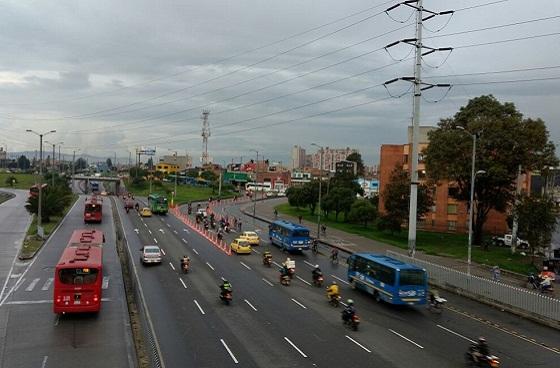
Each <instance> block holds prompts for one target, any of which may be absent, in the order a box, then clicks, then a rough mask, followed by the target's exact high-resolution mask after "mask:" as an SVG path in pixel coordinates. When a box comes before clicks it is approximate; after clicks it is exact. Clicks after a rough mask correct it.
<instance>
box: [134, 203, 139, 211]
mask: <svg viewBox="0 0 560 368" xmlns="http://www.w3.org/2000/svg"><path fill="white" fill-rule="evenodd" d="M134 209H135V210H136V211H138V210H139V209H140V205H139V204H138V202H136V204H135V205H134Z"/></svg>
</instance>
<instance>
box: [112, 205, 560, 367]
mask: <svg viewBox="0 0 560 368" xmlns="http://www.w3.org/2000/svg"><path fill="white" fill-rule="evenodd" d="M120 202H121V204H122V201H120ZM118 210H119V213H120V216H121V217H122V218H123V226H124V230H125V234H126V237H127V240H128V244H129V250H130V253H131V254H132V255H133V260H134V265H135V268H136V271H137V273H138V275H139V281H140V284H141V286H142V289H143V292H144V295H145V300H146V303H147V308H148V310H149V313H150V316H151V319H152V322H153V325H154V327H155V334H156V337H157V340H158V342H159V346H160V348H161V354H162V360H163V362H164V363H165V365H166V366H167V367H178V366H196V367H216V366H220V367H222V366H223V367H227V366H235V365H240V366H243V367H333V366H335V367H336V366H341V367H357V366H360V367H376V366H388V367H433V366H435V367H461V366H464V353H465V351H466V349H467V347H468V346H469V344H470V343H471V341H473V340H475V339H476V338H477V337H478V336H481V335H483V336H485V337H486V338H487V339H488V340H489V342H490V346H491V349H492V351H493V352H494V353H495V354H497V355H498V356H500V358H501V360H502V366H504V367H528V366H539V367H555V366H557V362H558V359H559V358H560V350H558V348H560V346H559V343H558V338H557V336H558V333H557V331H556V330H552V329H548V328H545V327H542V326H540V325H537V324H534V323H531V322H528V321H525V320H522V319H520V318H517V317H515V316H511V315H509V314H506V313H503V312H500V311H498V310H494V309H492V308H489V307H487V306H482V305H480V304H478V303H476V302H473V301H471V300H468V299H464V298H460V297H456V296H453V295H446V297H447V298H448V299H449V301H450V303H449V306H450V309H447V310H445V311H444V312H443V313H442V314H441V315H440V314H432V313H431V312H429V311H427V310H425V308H407V307H405V308H398V307H397V308H396V307H394V306H390V305H386V304H377V303H375V302H374V301H373V300H372V298H371V297H369V296H368V295H365V294H363V293H360V292H357V291H355V290H352V289H351V288H350V287H349V286H348V285H347V283H346V278H345V272H346V268H345V266H344V265H343V264H339V265H331V264H330V262H328V259H327V258H326V257H325V256H324V255H322V254H319V255H313V254H308V253H305V254H303V255H295V256H293V258H295V259H296V263H297V276H298V277H297V278H296V279H295V280H294V282H293V283H292V285H291V286H289V287H285V286H281V285H280V284H279V282H278V270H277V267H272V268H267V267H264V266H263V265H262V262H261V258H260V254H261V253H262V251H263V250H264V249H269V250H271V251H272V252H273V257H274V259H275V261H276V262H278V263H279V262H281V261H282V260H283V259H285V257H286V255H285V254H282V253H281V252H280V251H279V250H278V249H277V248H275V247H273V246H270V245H269V244H268V242H266V241H263V243H262V245H261V246H260V247H256V248H255V252H254V254H251V255H247V256H236V255H233V256H228V255H226V254H224V253H223V252H222V251H221V250H219V249H217V248H216V247H215V246H214V245H212V244H210V243H209V242H208V241H207V240H206V239H205V238H203V237H202V236H200V235H199V234H197V233H196V232H195V231H193V229H190V228H189V227H187V226H185V225H184V224H183V223H182V222H181V221H180V220H178V219H177V218H175V217H174V216H172V215H168V216H161V217H160V216H153V217H151V218H140V217H139V216H138V215H137V214H136V212H135V211H131V212H130V214H126V213H124V210H123V208H122V206H119V208H118ZM227 211H229V212H230V213H231V214H232V215H235V216H238V217H241V216H242V215H241V214H240V212H239V209H238V208H236V207H232V208H228V209H227ZM243 223H244V224H245V226H244V227H245V229H246V230H248V229H249V228H248V224H249V223H252V221H249V220H248V219H246V218H244V221H243ZM256 227H257V229H258V230H260V233H261V234H263V235H265V229H266V225H265V224H263V223H260V222H256ZM228 236H229V237H230V238H231V237H232V236H233V235H228ZM146 244H157V245H159V246H160V247H161V248H162V249H163V250H164V252H165V255H164V257H163V262H162V264H161V265H157V266H149V267H145V266H142V265H141V264H140V262H139V256H140V252H139V249H140V248H141V246H142V245H146ZM184 254H187V255H189V256H190V257H191V259H192V260H193V261H192V272H191V273H189V274H186V275H184V274H182V273H181V272H180V269H179V259H180V257H181V256H182V255H184ZM314 264H319V265H320V266H321V268H322V269H323V272H324V273H325V275H327V281H328V282H330V281H332V280H337V281H338V282H339V283H340V284H341V285H342V294H343V296H344V297H345V298H350V297H351V298H352V299H354V300H355V301H356V305H357V309H358V314H359V315H360V317H361V318H362V324H361V325H360V330H359V331H357V332H353V331H350V330H348V329H347V328H345V327H344V326H343V325H342V323H341V320H340V311H341V310H340V309H335V308H333V307H331V306H329V305H328V303H327V301H326V298H325V295H324V290H321V289H319V288H315V287H312V286H311V285H310V284H309V282H310V279H311V269H312V266H313V265H314ZM222 278H226V279H228V280H229V281H230V282H231V283H232V284H233V288H234V293H233V295H234V302H233V304H232V305H230V306H226V305H224V304H222V302H221V301H220V300H219V298H218V294H219V289H218V285H219V284H220V282H221V279H222Z"/></svg>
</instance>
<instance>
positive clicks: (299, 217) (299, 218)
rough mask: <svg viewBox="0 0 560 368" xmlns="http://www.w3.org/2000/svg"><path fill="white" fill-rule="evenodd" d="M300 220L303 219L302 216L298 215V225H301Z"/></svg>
mask: <svg viewBox="0 0 560 368" xmlns="http://www.w3.org/2000/svg"><path fill="white" fill-rule="evenodd" d="M302 219H303V216H302V215H299V216H298V220H299V223H300V224H301V220H302Z"/></svg>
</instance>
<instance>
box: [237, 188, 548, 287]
mask: <svg viewBox="0 0 560 368" xmlns="http://www.w3.org/2000/svg"><path fill="white" fill-rule="evenodd" d="M285 201H286V199H285V198H282V199H274V200H266V201H261V202H258V203H257V204H256V217H257V218H259V219H261V220H263V221H267V222H271V221H273V219H274V207H275V206H277V205H279V204H281V203H284V202H285ZM251 206H252V205H251ZM245 208H247V206H245V207H241V210H242V211H243V212H244V213H245V214H246V215H247V216H252V214H253V212H252V207H251V211H245ZM278 218H279V219H285V220H288V221H291V222H295V223H297V222H298V219H297V218H295V217H292V216H288V215H284V214H278ZM302 225H304V226H306V227H307V228H309V229H310V231H311V235H312V236H316V235H317V224H316V223H313V222H309V221H305V220H303V221H302ZM320 240H321V243H323V244H326V245H328V246H331V247H335V248H338V249H340V250H341V251H343V252H347V253H355V252H375V253H383V254H385V252H386V251H387V250H391V251H394V252H398V253H402V254H405V255H406V254H408V253H407V250H406V249H402V248H399V247H395V246H393V245H389V244H385V243H381V242H378V241H375V240H371V239H367V238H364V237H362V236H359V235H355V234H351V233H347V232H344V231H341V230H338V229H334V228H327V234H326V236H323V235H321V236H320ZM415 257H416V258H419V259H423V260H426V261H429V262H432V263H436V264H439V265H441V266H445V267H448V268H451V269H454V270H457V271H462V272H467V262H466V261H463V260H459V259H454V258H448V257H440V256H432V255H427V254H424V253H422V252H416V255H415ZM471 274H472V275H475V276H479V277H483V278H486V279H492V274H491V267H490V266H486V265H480V264H478V263H471ZM500 282H503V283H506V284H509V285H512V286H515V287H521V288H526V284H527V279H526V276H525V275H521V274H517V273H513V272H509V271H504V270H502V271H501V277H500ZM558 294H559V291H558V287H556V288H555V295H554V297H558V296H559V295H558Z"/></svg>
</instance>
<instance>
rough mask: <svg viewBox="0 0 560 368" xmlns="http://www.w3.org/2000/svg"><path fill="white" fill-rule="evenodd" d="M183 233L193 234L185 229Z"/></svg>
mask: <svg viewBox="0 0 560 368" xmlns="http://www.w3.org/2000/svg"><path fill="white" fill-rule="evenodd" d="M183 231H184V232H186V233H187V234H190V233H191V232H190V231H189V230H188V229H183Z"/></svg>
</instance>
